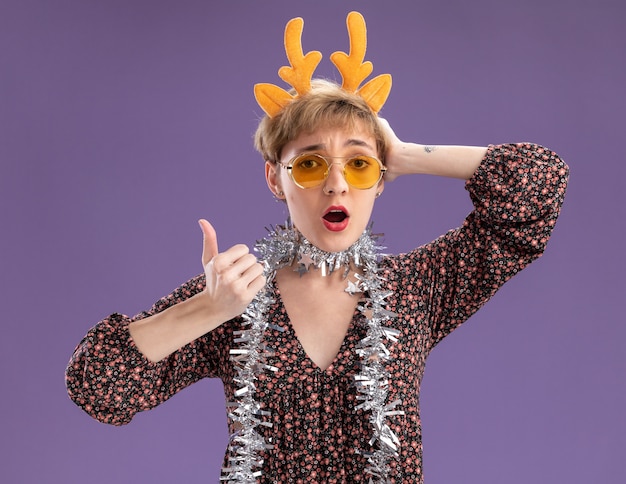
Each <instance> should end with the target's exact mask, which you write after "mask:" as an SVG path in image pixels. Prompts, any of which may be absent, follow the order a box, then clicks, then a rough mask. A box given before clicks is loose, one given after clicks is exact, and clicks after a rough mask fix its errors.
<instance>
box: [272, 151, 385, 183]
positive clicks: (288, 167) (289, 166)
mask: <svg viewBox="0 0 626 484" xmlns="http://www.w3.org/2000/svg"><path fill="white" fill-rule="evenodd" d="M303 156H314V157H317V158H321V159H322V160H324V162H325V163H326V172H325V173H324V178H323V179H322V180H320V182H319V183H318V184H317V185H313V186H309V187H305V186H302V185H300V183H298V182H297V181H296V179H295V178H294V177H293V172H292V170H293V164H294V163H295V162H296V161H297V160H298V159H299V158H301V157H303ZM359 158H367V159H368V160H375V161H376V162H377V163H378V167H379V170H380V174H379V176H378V179H377V180H376V181H375V182H374V183H372V185H371V186H369V187H365V188H359V187H355V186H354V185H352V184H351V183H350V182H349V181H348V179H347V178H346V165H347V164H348V163H350V161H351V160H354V159H359ZM329 159H331V160H333V159H344V160H346V162H345V163H337V162H332V163H331V162H330V161H328V160H329ZM278 164H279V165H281V166H282V167H283V168H285V169H286V170H287V173H289V178H291V181H293V182H294V183H295V185H296V186H297V187H298V188H302V189H303V190H308V189H309V188H317V187H319V186H320V185H322V184H323V183H324V182H325V181H326V180H328V177H329V176H330V168H331V167H332V166H333V165H342V170H341V174H342V175H343V179H344V180H345V181H346V183H347V184H348V185H350V186H351V187H352V188H354V189H356V190H369V189H370V188H372V187H375V186H376V185H377V184H378V183H380V181H381V180H382V179H383V176H384V175H385V173H386V172H387V167H386V166H385V165H383V162H382V161H380V160H379V159H378V158H376V157H375V156H370V155H355V156H323V155H320V154H319V153H300V154H298V155H296V156H294V157H293V158H291V160H289V162H288V163H287V164H286V165H285V164H284V163H280V162H278Z"/></svg>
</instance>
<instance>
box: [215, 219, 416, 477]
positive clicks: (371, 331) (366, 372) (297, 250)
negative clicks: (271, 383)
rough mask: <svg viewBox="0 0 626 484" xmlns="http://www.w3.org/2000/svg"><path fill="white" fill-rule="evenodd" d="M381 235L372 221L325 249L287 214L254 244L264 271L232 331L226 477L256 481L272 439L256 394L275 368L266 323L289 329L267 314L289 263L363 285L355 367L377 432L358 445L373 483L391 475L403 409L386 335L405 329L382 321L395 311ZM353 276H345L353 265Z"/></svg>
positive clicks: (351, 289) (354, 287) (357, 288)
mask: <svg viewBox="0 0 626 484" xmlns="http://www.w3.org/2000/svg"><path fill="white" fill-rule="evenodd" d="M378 237H379V236H377V235H372V233H371V225H370V226H369V227H368V228H367V229H366V230H365V232H364V233H363V235H361V237H360V238H359V239H358V240H357V241H356V242H355V243H354V244H353V245H352V246H350V247H349V248H348V249H346V250H344V251H341V252H326V251H323V250H321V249H319V248H317V247H315V246H314V245H312V244H311V243H310V242H309V241H308V240H306V239H305V238H304V237H303V236H302V234H300V232H298V231H297V230H296V229H295V228H294V227H293V226H292V225H291V224H290V223H289V222H287V223H286V224H285V225H284V226H277V227H276V228H273V229H271V230H269V235H268V236H267V237H265V238H264V239H261V240H259V241H258V242H257V243H256V246H255V250H256V251H257V252H258V253H259V255H260V257H259V259H260V260H261V261H262V262H263V264H264V266H265V270H264V274H265V277H266V278H267V283H266V285H265V288H264V289H262V290H261V291H260V292H259V293H258V294H257V295H256V296H255V298H254V299H253V300H252V302H251V303H250V304H249V305H248V307H247V308H246V310H245V312H244V314H243V315H242V318H243V327H244V329H242V330H240V331H237V332H236V333H235V343H236V344H238V347H236V348H233V349H231V350H230V354H231V360H232V361H233V363H234V365H235V370H236V376H235V377H234V381H235V383H237V385H238V390H237V391H236V392H235V400H236V401H234V402H229V403H228V407H229V409H230V411H229V414H228V416H229V418H230V419H231V421H232V423H233V426H234V427H235V428H237V429H238V430H237V431H236V432H234V433H233V434H232V435H231V437H230V443H229V445H228V454H229V457H228V466H227V467H224V468H223V469H222V477H221V478H220V480H221V481H228V482H241V483H248V484H251V483H256V482H257V481H258V479H259V477H261V475H262V470H261V469H262V467H263V459H262V458H261V457H260V454H261V453H262V452H263V451H267V450H271V449H272V448H273V446H272V445H271V444H269V443H267V442H266V441H265V439H264V438H263V435H262V434H261V433H259V432H258V431H257V429H258V427H259V426H266V427H272V425H273V424H272V423H271V422H268V421H267V420H268V416H269V415H270V412H268V411H266V410H264V409H263V405H262V404H261V402H258V401H257V400H256V399H255V394H256V381H257V377H258V376H259V375H260V374H261V373H263V372H264V371H277V368H276V367H274V366H273V365H272V358H273V357H274V352H273V351H272V350H271V349H270V348H268V347H267V346H266V344H265V339H264V334H265V331H266V330H267V329H268V328H272V329H276V330H279V331H284V328H282V327H279V326H275V325H271V324H270V323H269V322H268V321H267V314H268V311H269V308H270V306H271V305H272V304H273V303H274V302H275V297H276V295H275V293H274V289H273V281H274V278H275V276H276V272H277V271H278V270H279V269H281V268H283V267H287V266H293V267H294V270H295V271H298V272H299V273H300V275H303V274H305V273H307V272H309V271H310V270H311V268H313V269H318V270H320V272H321V274H322V275H323V276H326V275H328V274H330V273H332V272H334V271H337V270H343V277H344V278H346V284H347V287H346V289H345V290H346V292H348V293H349V294H352V295H354V294H357V293H362V294H363V298H362V300H361V302H360V303H359V305H358V306H357V307H358V309H359V311H360V312H361V313H362V314H363V315H364V316H365V319H366V326H367V333H366V335H365V337H364V338H363V339H362V340H361V341H360V342H359V344H358V345H357V347H356V352H357V355H358V356H359V358H360V361H361V365H360V372H359V373H358V374H357V375H355V385H356V389H357V399H358V401H359V402H360V403H359V404H358V405H357V406H356V408H355V409H363V410H365V411H370V417H369V419H370V424H371V426H372V436H371V439H370V441H369V444H370V447H371V448H370V449H355V452H360V453H361V454H363V455H364V456H365V457H366V458H367V461H368V466H367V467H366V468H365V469H363V472H364V473H365V474H367V475H369V477H370V480H369V482H370V483H373V482H376V483H386V482H389V481H390V480H389V471H390V469H389V464H388V463H389V461H390V459H394V458H397V457H398V455H399V444H400V442H399V440H398V438H397V436H396V435H395V434H394V432H393V431H392V430H391V428H390V426H389V424H388V422H387V419H388V417H391V416H394V415H403V414H404V412H403V411H402V410H400V409H398V407H399V406H400V405H401V403H402V402H401V401H400V400H396V401H393V402H387V395H388V392H389V378H390V375H389V372H388V370H387V369H386V364H387V362H388V361H389V360H390V359H391V357H390V351H389V349H388V348H387V346H386V345H385V343H386V342H387V341H391V342H395V341H397V337H398V336H399V334H400V332H399V331H397V330H395V329H393V328H389V327H386V326H384V323H385V322H387V321H389V320H391V319H393V318H394V317H395V316H396V315H395V314H394V313H392V312H390V311H388V310H386V309H385V299H386V298H388V297H389V296H390V295H391V294H392V291H388V290H386V289H385V288H384V286H383V282H384V281H383V279H382V277H381V276H380V274H379V270H378V259H379V257H380V249H382V247H380V246H377V245H376V239H378ZM355 269H360V272H362V274H359V273H357V272H355V280H349V279H348V278H347V276H348V274H349V273H350V271H351V270H355Z"/></svg>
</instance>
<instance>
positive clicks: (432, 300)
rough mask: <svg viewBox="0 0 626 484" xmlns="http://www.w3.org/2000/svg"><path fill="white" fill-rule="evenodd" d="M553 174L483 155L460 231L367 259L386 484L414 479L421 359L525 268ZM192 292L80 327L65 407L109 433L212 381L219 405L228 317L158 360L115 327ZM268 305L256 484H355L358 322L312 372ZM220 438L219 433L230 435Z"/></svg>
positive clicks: (539, 246)
mask: <svg viewBox="0 0 626 484" xmlns="http://www.w3.org/2000/svg"><path fill="white" fill-rule="evenodd" d="M567 177H568V168H567V165H565V163H564V162H563V161H562V160H561V159H560V158H559V157H558V156H557V155H556V154H555V153H553V152H552V151H550V150H548V149H546V148H543V147H540V146H537V145H533V144H523V143H522V144H508V145H499V146H489V148H488V151H487V155H486V156H485V158H484V160H483V161H482V163H481V165H480V166H479V168H478V169H477V170H476V173H475V174H474V176H473V177H472V178H471V179H470V180H468V182H467V183H466V188H467V190H468V191H469V193H470V197H471V199H472V202H473V203H474V207H475V209H474V210H473V211H472V213H471V214H470V215H469V216H468V217H467V218H466V220H465V221H464V223H463V225H462V226H461V227H459V228H457V229H454V230H451V231H450V232H448V233H447V234H444V235H442V236H441V237H439V238H438V239H436V240H435V241H433V242H431V243H429V244H426V245H424V246H421V247H418V248H417V249H415V250H413V251H411V252H409V253H406V254H400V255H394V256H387V257H385V258H384V259H383V260H382V261H381V265H380V267H381V269H382V271H383V277H385V278H386V280H387V283H388V286H389V289H390V290H393V291H394V294H393V295H392V296H390V297H389V299H388V302H389V305H388V307H387V309H389V310H390V311H393V312H395V313H397V314H398V317H397V318H396V320H394V321H393V323H392V327H394V328H395V329H397V330H399V331H400V332H401V334H400V337H399V341H398V342H397V343H395V344H394V345H393V348H392V357H393V360H392V361H391V363H390V365H389V371H390V373H391V374H392V381H393V385H392V386H391V391H390V395H389V397H388V400H389V401H393V400H395V399H401V400H402V402H403V405H402V406H403V410H404V412H405V415H404V416H398V417H396V418H395V419H394V425H393V427H392V430H393V431H394V432H395V433H396V435H398V437H399V438H400V446H401V447H400V458H399V459H398V460H396V461H393V462H390V466H391V470H392V472H391V475H392V481H393V482H417V483H421V482H423V478H422V442H421V424H420V414H419V405H418V402H419V390H420V384H421V380H422V376H423V374H424V369H425V362H426V357H427V356H428V354H429V352H430V351H431V350H432V348H433V347H434V346H435V345H436V344H438V343H439V342H440V341H441V340H442V339H443V338H444V337H445V336H446V335H448V334H450V332H451V331H453V330H454V329H455V328H456V327H458V326H459V325H460V324H461V323H463V322H464V321H466V320H467V319H468V318H469V317H470V316H471V315H472V314H474V312H476V311H477V310H478V309H479V308H480V307H481V306H482V305H483V304H485V303H486V302H487V301H488V300H489V299H490V298H491V296H493V294H495V292H496V291H497V290H498V289H499V288H500V287H501V286H502V284H504V283H505V282H506V281H507V280H509V279H510V278H511V277H513V276H514V275H515V274H517V273H518V272H519V271H520V270H522V269H523V268H524V267H525V266H527V265H528V264H529V263H530V262H532V261H533V260H535V259H536V258H537V257H539V256H540V255H541V254H542V252H543V251H544V249H545V247H546V243H547V241H548V238H549V237H550V233H551V231H552V229H553V228H554V225H555V222H556V219H557V217H558V214H559V210H560V207H561V204H562V201H563V197H564V195H565V189H566V185H567ZM203 289H204V275H202V276H198V277H195V278H193V279H191V280H189V281H188V282H187V283H185V284H183V285H182V286H181V287H179V288H178V289H176V290H175V291H174V292H173V293H172V294H170V295H169V296H167V297H165V298H163V299H161V300H159V301H158V302H157V303H156V304H155V305H154V306H153V307H152V308H151V309H150V310H149V311H147V312H143V313H141V314H139V315H137V316H135V317H134V318H129V317H126V316H123V315H120V314H113V315H111V316H110V317H108V318H106V319H105V320H103V321H101V322H100V323H98V324H97V325H96V326H95V327H94V328H92V329H91V330H90V331H89V332H88V333H87V335H86V336H85V338H84V339H83V340H82V341H81V342H80V344H79V345H78V347H77V348H76V351H75V352H74V355H73V356H72V359H71V361H70V363H69V365H68V367H67V372H66V384H67V388H68V393H69V395H70V397H71V398H72V400H73V401H74V402H75V403H76V404H77V405H79V406H80V407H82V408H83V409H84V410H85V411H86V412H87V413H88V414H89V415H91V416H92V417H94V418H96V419H98V420H99V421H101V422H105V423H109V424H114V425H123V424H127V423H128V422H130V421H131V419H132V418H133V416H134V415H135V414H136V413H137V412H141V411H144V410H148V409H150V408H153V407H155V406H156V405H158V404H160V403H162V402H163V401H165V400H167V399H168V398H170V397H171V396H172V395H174V394H175V393H177V392H178V391H180V390H182V389H183V388H185V387H186V386H188V385H190V384H192V383H194V382H196V381H198V380H200V379H202V378H207V377H215V378H220V379H221V380H222V381H223V383H224V391H225V393H226V400H227V401H232V400H233V392H234V391H235V390H236V385H234V384H233V376H234V369H233V366H232V363H231V362H230V360H229V349H230V347H231V346H232V345H233V332H234V331H236V330H238V329H240V327H241V318H235V319H233V320H231V321H228V322H226V323H225V324H223V325H222V326H220V327H218V328H217V329H215V330H213V331H212V332H210V333H207V334H206V335H204V336H203V337H201V338H199V339H197V340H195V341H193V342H191V343H190V344H188V345H186V346H185V347H183V348H181V349H180V350H178V351H176V352H175V353H173V354H172V355H170V356H169V357H167V358H165V359H163V360H162V361H160V362H158V363H152V362H150V361H149V360H147V359H146V358H145V357H144V356H143V355H142V354H141V353H140V352H139V350H138V349H137V347H136V346H135V343H134V342H133V340H132V338H131V337H130V335H129V332H128V325H129V324H130V323H131V322H132V321H134V320H138V319H143V318H145V317H147V316H149V315H151V314H155V313H158V312H160V311H163V310H165V309H166V308H168V307H170V306H172V305H174V304H176V303H178V302H180V301H183V300H185V299H188V298H189V297H191V296H193V295H194V294H196V293H198V292H200V291H202V290H203ZM277 295H278V296H279V297H278V298H277V300H276V302H275V303H274V305H273V306H272V308H271V309H270V314H269V315H268V319H269V321H270V322H271V323H273V324H276V325H278V326H281V327H283V328H284V329H285V331H283V332H280V331H277V330H274V329H272V330H268V332H267V334H266V341H267V343H268V345H269V346H270V347H272V348H274V349H276V350H277V354H276V357H275V362H274V365H275V366H276V367H277V368H278V371H276V372H275V373H272V374H263V375H261V377H260V379H259V384H258V399H259V400H260V401H262V402H263V404H264V405H265V407H266V408H267V409H268V410H270V411H271V415H272V419H273V423H274V426H273V427H272V428H264V429H263V432H265V437H266V440H267V441H268V442H271V443H272V444H274V449H273V450H272V451H268V452H265V453H264V455H263V458H264V460H265V464H264V472H263V475H262V477H261V482H263V483H272V482H280V483H300V482H301V483H305V482H306V483H312V482H319V483H352V482H365V480H366V478H365V474H364V469H365V466H366V460H365V458H364V457H363V456H362V455H359V454H358V453H357V452H356V450H357V449H365V448H368V440H369V437H370V433H371V430H370V425H369V422H368V415H367V412H363V411H357V410H355V406H356V390H355V386H354V375H355V374H356V373H357V372H358V357H357V356H356V354H355V345H356V344H357V343H358V342H359V341H360V340H361V338H363V336H364V333H365V330H366V329H365V327H364V325H363V316H362V315H361V314H360V313H359V312H358V311H355V314H354V317H353V320H352V322H351V325H350V327H349V330H348V332H347V334H346V337H345V340H344V342H343V345H342V347H341V349H340V351H339V353H338V355H337V356H336V358H335V360H334V361H333V363H332V364H331V365H330V367H329V368H327V369H326V370H322V369H320V368H319V367H317V366H316V365H315V364H314V363H313V362H312V361H311V360H310V359H309V358H308V356H307V355H306V353H305V352H304V349H303V348H302V346H301V344H300V342H299V341H298V339H297V337H296V335H295V332H294V330H293V328H292V327H291V325H290V323H289V318H288V315H287V313H286V311H285V308H284V306H283V304H282V302H281V300H280V291H278V289H277ZM233 430H234V429H233V428H230V432H231V433H232V432H233Z"/></svg>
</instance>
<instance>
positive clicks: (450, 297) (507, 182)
mask: <svg viewBox="0 0 626 484" xmlns="http://www.w3.org/2000/svg"><path fill="white" fill-rule="evenodd" d="M568 175H569V169H568V167H567V165H566V164H565V163H564V162H563V160H562V159H561V158H560V157H559V156H558V155H557V154H556V153H554V152H552V151H550V150H549V149H547V148H544V147H541V146H538V145H534V144H528V143H520V144H506V145H497V146H494V145H490V146H489V147H488V150H487V153H486V155H485V157H484V159H483V160H482V162H481V164H480V166H479V167H478V168H477V170H476V172H475V173H474V175H473V176H472V178H471V179H469V180H468V181H467V182H466V185H465V188H466V189H467V190H468V192H469V194H470V198H471V199H472V203H473V204H474V210H473V211H472V212H471V213H470V214H469V216H468V217H467V218H466V219H465V221H464V223H463V225H462V226H461V227H459V228H457V229H455V230H451V231H450V232H448V233H447V234H445V235H443V236H441V237H439V238H438V239H437V240H435V241H434V242H433V243H431V244H428V245H426V246H424V247H422V248H420V249H417V250H416V251H414V253H413V254H412V255H410V257H411V258H414V260H413V261H411V263H410V265H412V266H413V267H412V269H411V270H412V271H416V272H418V273H421V277H422V278H423V277H424V275H426V280H427V281H428V282H427V283H426V284H425V285H426V286H428V287H425V288H424V290H425V291H426V292H427V298H428V299H429V301H428V308H429V309H428V312H429V315H428V319H429V327H430V334H431V345H432V346H434V345H435V344H437V343H438V342H439V341H441V339H442V338H444V337H445V336H446V335H448V334H449V333H450V332H451V331H452V330H454V329H455V328H456V327H458V326H459V325H460V324H461V323H463V322H464V321H465V320H467V319H468V318H469V317H470V316H471V315H472V314H474V313H475V312H476V311H477V310H478V309H479V308H480V307H481V306H483V305H484V304H485V303H486V302H487V301H488V300H489V299H490V298H491V297H492V296H493V295H494V294H495V293H496V291H497V290H498V289H499V288H500V287H501V286H502V285H503V284H504V283H505V282H506V281H508V280H509V279H510V278H511V277H513V276H514V275H515V274H517V273H518V272H519V271H520V270H522V269H523V268H524V267H526V266H527V265H528V264H530V263H531V262H532V261H533V260H535V259H537V258H538V257H539V256H540V255H541V254H542V253H543V251H544V249H545V248H546V244H547V242H548V239H549V237H550V234H551V232H552V229H553V228H554V225H555V223H556V219H557V217H558V215H559V212H560V209H561V205H562V203H563V198H564V195H565V190H566V186H567V179H568ZM432 346H431V347H432Z"/></svg>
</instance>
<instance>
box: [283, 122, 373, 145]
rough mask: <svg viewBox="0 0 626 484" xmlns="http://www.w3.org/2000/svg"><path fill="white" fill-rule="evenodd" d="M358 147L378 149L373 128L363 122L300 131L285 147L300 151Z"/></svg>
mask: <svg viewBox="0 0 626 484" xmlns="http://www.w3.org/2000/svg"><path fill="white" fill-rule="evenodd" d="M349 147H358V148H363V149H368V150H371V151H375V150H376V139H375V137H374V134H373V133H372V132H371V130H369V129H367V128H365V126H363V124H362V123H359V124H358V125H355V126H352V127H346V126H343V127H332V126H326V127H320V128H318V129H314V130H312V131H308V132H303V133H300V135H299V136H297V137H296V138H295V139H294V140H293V141H291V142H289V143H287V146H285V148H287V149H289V148H292V149H293V148H295V149H297V150H299V151H321V150H328V149H333V148H349Z"/></svg>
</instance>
